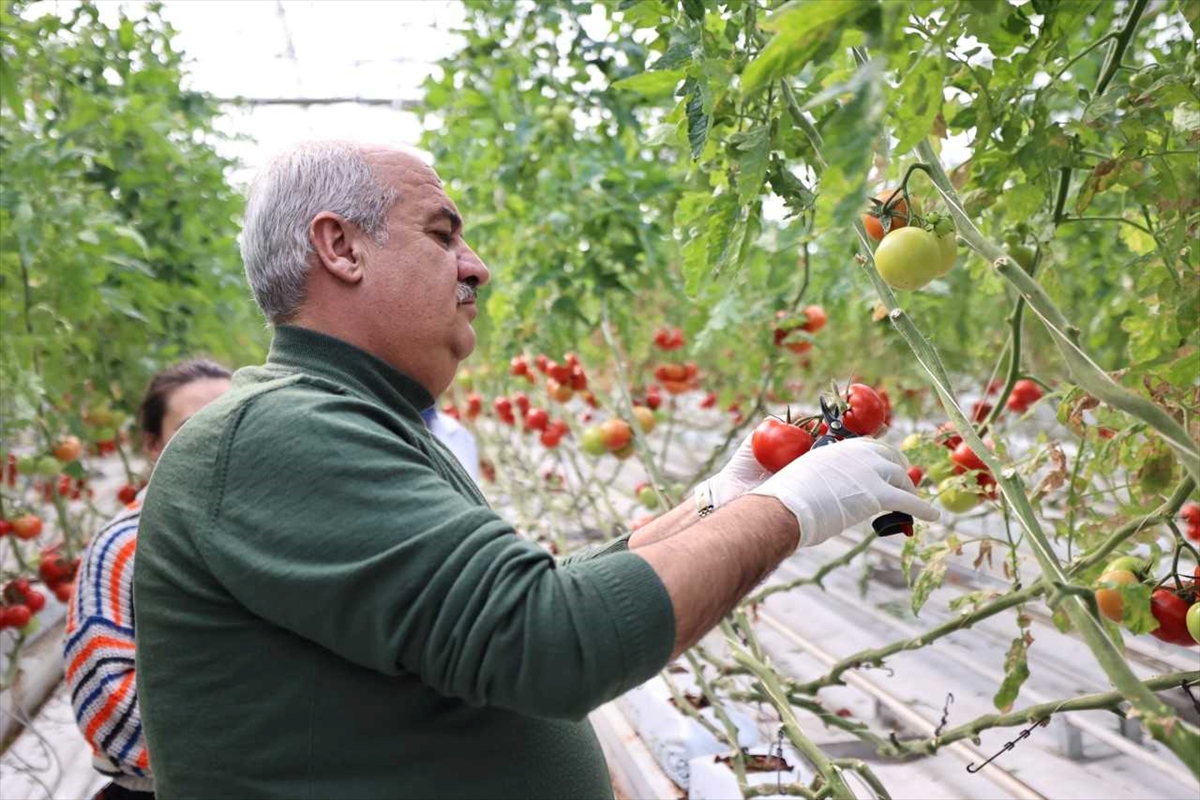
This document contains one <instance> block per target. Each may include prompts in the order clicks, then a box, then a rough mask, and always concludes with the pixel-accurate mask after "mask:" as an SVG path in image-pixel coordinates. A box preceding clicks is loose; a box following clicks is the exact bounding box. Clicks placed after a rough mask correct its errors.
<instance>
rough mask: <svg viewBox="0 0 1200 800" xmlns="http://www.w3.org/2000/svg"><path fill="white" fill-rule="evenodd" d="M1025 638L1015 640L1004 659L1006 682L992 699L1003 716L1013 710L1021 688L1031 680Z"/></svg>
mask: <svg viewBox="0 0 1200 800" xmlns="http://www.w3.org/2000/svg"><path fill="white" fill-rule="evenodd" d="M1025 637H1026V635H1025V634H1023V635H1021V636H1018V637H1017V638H1015V639H1013V641H1012V644H1011V645H1010V646H1009V648H1008V654H1007V655H1006V656H1005V657H1004V680H1003V681H1002V682H1001V683H1000V689H999V690H998V691H997V692H996V696H995V697H993V698H992V703H993V705H995V706H996V709H997V710H998V711H1000V713H1002V714H1006V713H1008V712H1009V711H1011V710H1012V707H1013V703H1014V702H1016V700H1017V695H1018V694H1019V693H1020V691H1021V686H1022V685H1023V684H1024V683H1025V681H1026V680H1028V678H1029V662H1028V661H1027V659H1026V653H1027V651H1028V645H1027V643H1026V638H1025Z"/></svg>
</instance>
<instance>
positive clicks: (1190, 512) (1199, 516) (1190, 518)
mask: <svg viewBox="0 0 1200 800" xmlns="http://www.w3.org/2000/svg"><path fill="white" fill-rule="evenodd" d="M1179 516H1180V518H1181V519H1182V520H1183V521H1184V522H1186V523H1187V524H1188V525H1200V503H1185V504H1184V506H1183V508H1181V509H1179Z"/></svg>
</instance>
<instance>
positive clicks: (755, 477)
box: [693, 431, 771, 511]
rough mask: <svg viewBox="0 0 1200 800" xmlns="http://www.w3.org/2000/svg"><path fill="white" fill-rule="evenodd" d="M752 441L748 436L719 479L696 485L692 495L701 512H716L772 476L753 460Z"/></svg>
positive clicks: (714, 478) (722, 470)
mask: <svg viewBox="0 0 1200 800" xmlns="http://www.w3.org/2000/svg"><path fill="white" fill-rule="evenodd" d="M753 437H754V432H753V431H751V432H750V433H748V434H746V438H745V439H743V440H742V443H741V444H740V445H738V449H737V450H736V451H734V454H733V458H731V459H729V463H727V464H726V465H725V466H724V467H722V468H721V471H720V472H718V473H717V474H716V475H713V476H712V477H711V478H708V479H707V480H704V481H701V482H700V483H698V484H696V490H695V492H694V493H693V494H694V496H695V498H696V505H697V507H698V508H705V507H709V506H711V507H712V509H713V510H714V511H715V510H716V509H718V508H720V507H721V506H723V505H726V504H728V503H731V502H733V501H734V500H736V499H737V498H739V497H741V496H742V495H743V494H745V493H746V492H748V491H750V490H751V489H754V488H757V487H758V486H759V485H760V484H761V483H762V482H763V481H765V480H766V479H767V478H768V477H770V475H771V473H769V472H767V471H766V470H765V469H763V468H762V464H759V463H758V459H757V458H755V457H754V448H753V447H752V446H751V444H750V440H751V439H752V438H753Z"/></svg>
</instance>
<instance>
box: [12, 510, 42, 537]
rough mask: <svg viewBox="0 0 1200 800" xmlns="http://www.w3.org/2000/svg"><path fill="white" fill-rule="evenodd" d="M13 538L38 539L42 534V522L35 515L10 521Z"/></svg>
mask: <svg viewBox="0 0 1200 800" xmlns="http://www.w3.org/2000/svg"><path fill="white" fill-rule="evenodd" d="M9 521H10V522H11V523H12V532H13V536H15V537H17V538H18V539H36V538H37V537H38V535H39V534H40V533H41V532H42V520H41V518H40V517H38V516H36V515H34V514H22V515H21V516H19V517H15V518H13V519H11V520H9Z"/></svg>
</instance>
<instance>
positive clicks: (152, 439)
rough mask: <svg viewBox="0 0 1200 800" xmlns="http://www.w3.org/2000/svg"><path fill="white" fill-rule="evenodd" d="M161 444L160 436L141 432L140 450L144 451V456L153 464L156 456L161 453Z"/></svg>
mask: <svg viewBox="0 0 1200 800" xmlns="http://www.w3.org/2000/svg"><path fill="white" fill-rule="evenodd" d="M163 444H165V443H164V442H163V441H162V437H161V436H151V435H150V434H148V433H144V434H142V450H143V451H144V452H145V453H146V458H147V459H149V461H150V463H151V464H153V463H154V462H155V461H158V457H159V456H160V455H162V451H163Z"/></svg>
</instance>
